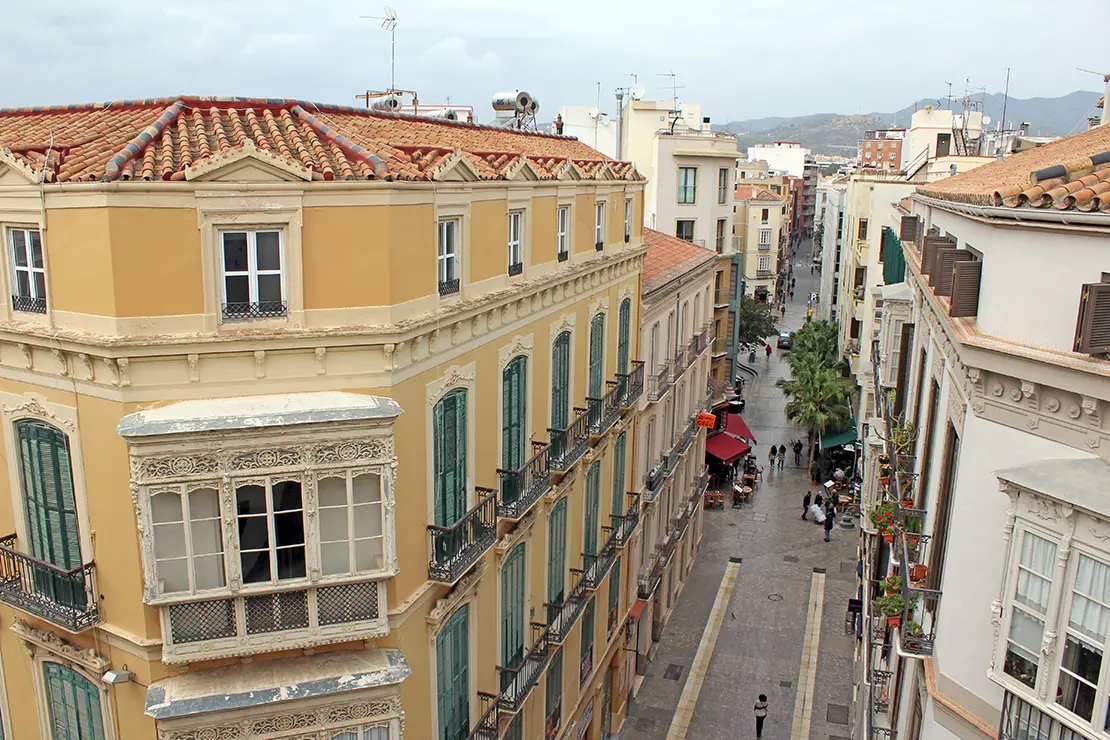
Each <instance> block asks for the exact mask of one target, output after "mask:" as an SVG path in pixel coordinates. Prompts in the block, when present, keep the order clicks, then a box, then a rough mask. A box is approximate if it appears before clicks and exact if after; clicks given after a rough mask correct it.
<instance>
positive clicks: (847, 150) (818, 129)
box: [714, 90, 1099, 156]
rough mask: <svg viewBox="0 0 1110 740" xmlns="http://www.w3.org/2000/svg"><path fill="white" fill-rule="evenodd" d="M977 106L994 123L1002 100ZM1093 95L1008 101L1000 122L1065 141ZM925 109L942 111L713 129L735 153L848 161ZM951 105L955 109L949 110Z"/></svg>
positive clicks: (994, 96) (760, 121) (779, 120)
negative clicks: (803, 154) (782, 151)
mask: <svg viewBox="0 0 1110 740" xmlns="http://www.w3.org/2000/svg"><path fill="white" fill-rule="evenodd" d="M976 98H977V99H978V100H982V101H983V111H984V113H986V114H987V115H988V116H990V117H991V120H992V121H994V122H997V121H1000V120H1001V118H1002V105H1003V101H1004V96H1003V95H1002V94H1001V93H991V94H989V95H984V96H976ZM1098 98H1099V93H1096V92H1089V91H1085V90H1077V91H1075V92H1072V93H1068V94H1067V95H1064V96H1062V97H1059V98H1028V99H1025V100H1022V99H1019V98H1010V99H1009V101H1007V102H1006V120H1007V121H1008V122H1009V124H1010V125H1011V126H1014V127H1016V126H1018V125H1019V124H1021V123H1022V122H1023V121H1028V122H1029V124H1030V127H1029V133H1030V134H1032V135H1034V136H1067V135H1068V134H1070V133H1073V132H1075V131H1083V130H1085V129H1086V127H1087V123H1086V119H1087V116H1089V115H1092V111H1093V108H1094V104H1095V103H1096V102H1097V101H1098ZM926 105H933V106H937V107H941V108H943V107H945V101H943V100H934V99H929V98H922V99H921V100H919V101H918V102H917V104H916V106H914V105H910V106H907V107H905V108H903V109H902V110H900V111H895V112H894V113H869V114H867V115H855V116H847V115H840V114H837V113H817V114H814V115H809V116H795V117H781V116H773V117H770V118H755V119H751V120H748V121H731V122H729V123H726V124H724V125H723V126H720V127H714V128H719V129H720V130H723V131H729V132H731V133H734V134H737V135H738V136H739V138H740V148H741V149H743V150H747V148H748V147H749V146H751V145H753V144H766V143H770V142H772V141H799V142H801V143H802V144H803V145H805V146H807V147H809V148H810V149H812V150H813V151H814V152H816V153H818V154H839V155H843V156H851V155H852V154H853V153H854V152H855V150H856V145H857V143H858V141H859V139H860V138H862V137H863V132H864V131H866V130H868V129H874V128H884V127H886V126H902V127H906V126H909V123H910V117H911V116H912V115H913V113H914V111H915V110H920V109H921V108H924V107H925V106H926ZM954 105H955V104H954Z"/></svg>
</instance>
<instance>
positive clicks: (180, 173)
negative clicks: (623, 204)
mask: <svg viewBox="0 0 1110 740" xmlns="http://www.w3.org/2000/svg"><path fill="white" fill-rule="evenodd" d="M252 149H253V150H255V151H257V152H259V153H262V154H265V155H268V156H271V157H278V158H280V160H283V161H285V162H287V163H288V164H289V165H292V166H293V167H295V168H297V169H300V170H301V171H302V172H303V171H307V173H309V176H311V177H312V179H314V180H332V179H341V180H349V179H384V180H394V179H395V180H434V179H436V178H437V177H439V176H441V175H442V174H443V173H444V172H445V171H446V167H445V165H451V164H454V163H455V162H458V161H459V160H462V162H463V163H465V164H466V165H467V166H469V167H470V169H472V170H473V171H474V172H475V173H476V174H477V176H478V177H479V178H480V179H483V180H498V179H505V178H508V177H513V176H515V175H516V174H517V173H518V172H520V170H522V169H523V168H525V167H530V168H531V170H532V172H533V173H534V174H535V176H536V177H538V178H539V179H541V180H548V179H570V178H572V177H579V178H584V179H609V178H614V179H619V180H642V179H643V178H642V177H641V175H640V174H639V173H638V172H637V171H636V168H635V167H634V166H633V165H632V164H631V163H628V162H617V161H613V160H610V159H608V158H606V157H605V156H604V155H603V154H601V153H600V152H597V151H595V150H594V149H591V148H590V147H588V146H587V145H586V144H584V143H582V142H580V141H578V140H577V139H574V138H571V137H564V136H550V135H546V134H538V133H530V132H520V131H509V130H506V129H502V128H493V127H487V126H478V125H474V124H468V123H458V122H451V121H442V120H432V119H427V118H419V117H416V116H410V115H403V114H396V113H380V112H377V111H369V110H365V109H362V108H354V107H350V106H334V105H318V104H315V103H309V102H306V101H300V100H284V99H272V98H267V99H252V98H201V97H184V98H159V99H148V100H122V101H115V102H110V103H109V102H104V103H88V104H80V105H67V106H57V107H42V108H13V109H0V150H7V151H10V156H11V157H12V158H13V159H14V161H15V162H16V163H17V164H19V165H20V166H26V167H29V168H31V169H33V170H37V169H39V168H41V167H43V165H44V164H46V169H47V179H48V180H50V181H69V182H77V181H96V180H116V179H119V180H139V179H142V180H182V179H185V178H186V175H187V173H186V169H187V168H189V167H194V166H201V165H203V164H205V163H206V162H209V161H212V160H213V159H214V158H217V157H221V156H229V155H234V154H235V153H236V152H239V151H244V150H247V151H249V150H252ZM48 153H49V162H47V155H48ZM9 161H11V160H9ZM275 161H277V160H275Z"/></svg>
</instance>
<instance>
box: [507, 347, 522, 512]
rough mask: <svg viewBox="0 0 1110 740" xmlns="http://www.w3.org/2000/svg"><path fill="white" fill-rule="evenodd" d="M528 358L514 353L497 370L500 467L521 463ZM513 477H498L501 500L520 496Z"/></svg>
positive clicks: (519, 466) (512, 466) (516, 482)
mask: <svg viewBox="0 0 1110 740" xmlns="http://www.w3.org/2000/svg"><path fill="white" fill-rule="evenodd" d="M527 371H528V358H527V357H517V358H515V359H514V360H513V361H512V362H510V363H509V364H508V366H507V367H506V368H505V371H504V372H503V373H502V374H501V467H502V468H503V469H504V470H518V469H520V468H521V467H523V465H524V457H525V451H524V447H525V444H526V439H525V437H526V436H527V435H526V433H525V425H526V419H527V407H526V404H527V395H528V381H527V378H528V372H527ZM518 480H519V479H517V478H515V477H507V478H502V484H501V488H502V490H501V494H502V499H503V500H504V502H505V503H507V504H510V503H512V502H514V501H516V500H517V499H518V498H520V494H521V491H520V486H519V483H518Z"/></svg>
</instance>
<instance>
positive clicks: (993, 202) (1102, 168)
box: [917, 126, 1110, 213]
mask: <svg viewBox="0 0 1110 740" xmlns="http://www.w3.org/2000/svg"><path fill="white" fill-rule="evenodd" d="M917 192H919V193H921V194H922V195H927V196H929V197H932V198H940V199H942V200H950V201H955V202H959V203H970V204H973V205H981V206H1004V207H1009V208H1055V209H1058V210H1070V209H1074V210H1079V211H1099V210H1101V211H1103V212H1106V213H1110V126H1100V127H1098V128H1095V129H1092V130H1090V131H1086V132H1084V133H1082V134H1076V135H1075V136H1069V137H1067V138H1065V139H1060V140H1059V141H1054V142H1051V143H1049V144H1045V145H1044V146H1041V147H1037V148H1036V149H1030V150H1028V151H1025V152H1022V153H1020V154H1014V155H1013V156H1010V157H1003V158H1002V159H999V160H997V161H994V162H991V163H989V164H985V165H983V166H982V167H977V168H975V169H973V170H969V171H967V172H964V173H961V174H959V175H955V176H954V177H949V178H947V179H944V180H939V181H937V182H932V183H928V184H926V185H921V186H919V187H918V188H917Z"/></svg>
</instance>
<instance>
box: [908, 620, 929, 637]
mask: <svg viewBox="0 0 1110 740" xmlns="http://www.w3.org/2000/svg"><path fill="white" fill-rule="evenodd" d="M906 634H907V635H908V636H910V637H921V636H922V635H923V634H925V631H924V630H923V629H921V625H920V624H918V623H917V622H913V621H910V622H906Z"/></svg>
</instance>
